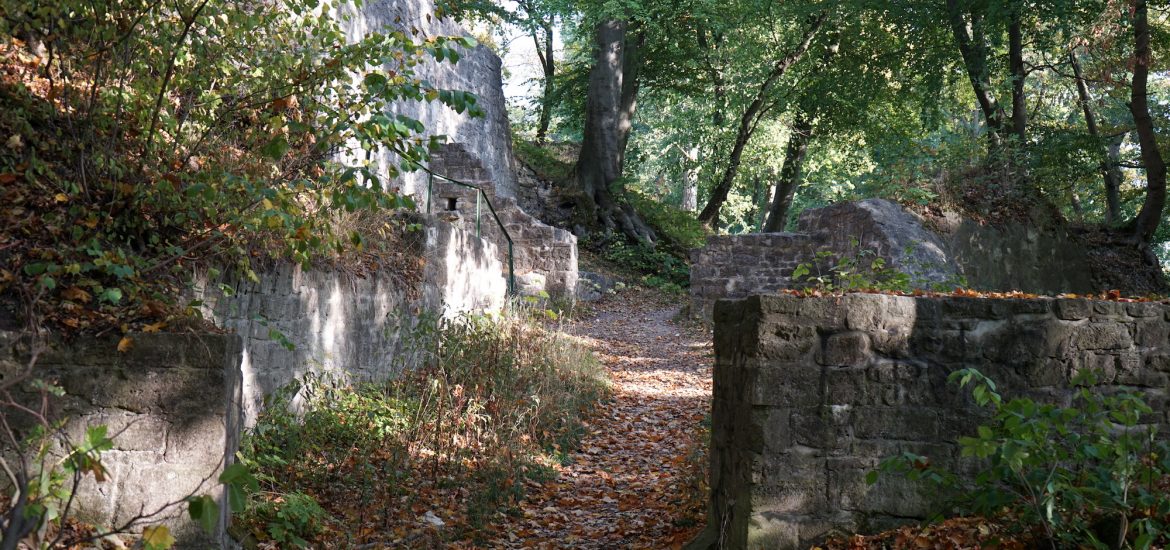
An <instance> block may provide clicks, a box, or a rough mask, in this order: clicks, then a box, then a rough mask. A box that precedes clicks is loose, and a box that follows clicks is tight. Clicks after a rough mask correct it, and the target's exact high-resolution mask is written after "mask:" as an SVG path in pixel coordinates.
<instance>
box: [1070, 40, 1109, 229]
mask: <svg viewBox="0 0 1170 550" xmlns="http://www.w3.org/2000/svg"><path fill="white" fill-rule="evenodd" d="M1068 60H1069V64H1071V65H1072V69H1073V76H1074V77H1075V78H1076V81H1077V96H1078V98H1079V100H1080V101H1079V103H1080V104H1081V111H1082V112H1083V113H1084V114H1085V126H1086V127H1087V128H1088V130H1089V135H1090V136H1091V137H1092V138H1093V140H1095V141H1100V140H1101V131H1100V130H1099V129H1098V128H1097V117H1096V115H1095V114H1094V113H1093V108H1092V101H1093V98H1092V97H1091V96H1090V95H1089V86H1088V84H1086V83H1085V78H1084V75H1083V74H1082V73H1081V63H1080V61H1079V60H1077V53H1076V52H1075V51H1070V52H1068ZM1101 155H1102V156H1101V162H1100V163H1098V169H1099V170H1100V171H1101V179H1102V180H1103V181H1104V182H1105V223H1106V224H1107V225H1113V224H1115V223H1117V221H1118V220H1119V219H1120V218H1121V168H1120V167H1119V166H1118V157H1120V155H1121V151H1120V144H1119V143H1118V142H1117V141H1114V142H1112V143H1110V144H1109V145H1108V146H1106V147H1105V150H1104V151H1102V152H1101Z"/></svg>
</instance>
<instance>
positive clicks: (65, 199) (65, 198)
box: [53, 193, 69, 202]
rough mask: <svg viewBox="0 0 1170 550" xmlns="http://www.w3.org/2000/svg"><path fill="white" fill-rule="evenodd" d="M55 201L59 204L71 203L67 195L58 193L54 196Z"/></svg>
mask: <svg viewBox="0 0 1170 550" xmlns="http://www.w3.org/2000/svg"><path fill="white" fill-rule="evenodd" d="M53 200H55V201H57V202H69V195H66V194H65V193H57V194H56V195H54V196H53Z"/></svg>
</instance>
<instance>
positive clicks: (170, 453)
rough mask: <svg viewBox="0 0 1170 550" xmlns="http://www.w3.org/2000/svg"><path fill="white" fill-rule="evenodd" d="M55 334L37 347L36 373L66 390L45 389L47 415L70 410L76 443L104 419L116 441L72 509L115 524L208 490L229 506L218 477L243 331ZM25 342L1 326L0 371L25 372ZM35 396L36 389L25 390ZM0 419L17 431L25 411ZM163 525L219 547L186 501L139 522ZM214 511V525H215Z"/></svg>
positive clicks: (229, 434) (233, 427) (231, 423)
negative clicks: (124, 345)
mask: <svg viewBox="0 0 1170 550" xmlns="http://www.w3.org/2000/svg"><path fill="white" fill-rule="evenodd" d="M128 336H129V337H130V340H131V343H132V346H131V347H130V348H129V349H128V350H126V351H123V352H120V351H118V343H119V340H120V338H121V335H116V336H108V337H81V338H77V339H74V340H71V341H68V342H62V341H55V342H53V343H51V344H50V345H49V347H48V348H47V349H46V350H45V351H44V352H43V353H41V354H40V356H39V359H38V361H37V363H36V371H35V376H36V377H37V378H40V379H43V380H46V381H54V382H56V383H57V384H58V385H59V386H60V387H61V388H62V389H64V391H65V394H64V395H63V396H61V397H54V398H51V399H50V401H49V405H50V410H51V412H50V414H49V416H50V418H51V419H52V420H56V419H68V421H67V423H66V424H65V426H64V429H63V433H64V434H65V435H66V436H67V437H68V438H69V440H70V441H72V442H73V443H74V444H76V445H80V444H82V442H84V438H85V432H86V428H87V427H92V426H97V425H101V424H104V425H106V426H107V427H108V428H109V432H108V433H109V435H110V437H111V438H112V439H113V441H114V448H113V449H112V450H109V451H105V452H104V453H102V458H101V462H102V465H103V466H104V467H105V469H106V479H105V480H104V481H102V482H100V483H98V482H97V481H96V480H95V478H94V476H92V475H88V476H86V477H85V479H84V481H83V482H82V484H81V485H80V486H79V487H78V490H77V492H76V500H75V502H74V506H73V513H74V514H75V515H76V517H78V518H79V519H82V520H85V521H90V522H92V523H94V524H95V525H99V526H107V527H108V526H120V525H123V524H125V523H126V522H128V521H129V520H131V519H132V518H134V517H136V516H138V515H139V514H140V513H152V512H155V511H158V510H159V509H161V508H162V507H163V506H164V505H165V504H167V503H171V502H175V501H179V500H181V499H182V498H183V497H185V496H187V495H189V494H192V493H195V494H209V495H212V496H213V497H214V498H216V499H217V500H218V501H219V502H220V509H221V510H226V509H227V506H225V503H224V502H223V499H222V497H223V495H222V490H221V487H220V486H219V484H218V483H217V481H216V478H217V477H218V475H219V473H220V471H221V470H222V467H223V460H224V457H225V456H233V455H234V454H235V450H236V448H237V446H238V439H237V435H238V433H239V426H240V424H239V421H240V417H239V408H238V407H237V406H236V404H237V403H238V399H237V398H235V397H234V396H235V395H238V394H237V393H236V392H238V390H239V387H240V386H239V378H240V370H239V366H240V362H241V352H242V346H241V338H240V337H239V336H237V335H228V334H200V335H195V334H157V333H156V334H139V333H132V334H130V335H128ZM29 357H30V349H29V346H28V342H27V341H24V340H21V339H19V338H18V337H17V334H16V333H14V332H0V374H2V375H5V376H7V375H9V374H12V373H16V372H21V371H23V366H24V365H27V364H28V360H29ZM24 396H25V397H26V398H27V399H29V400H30V402H36V403H38V404H39V396H37V395H33V394H24ZM5 415H6V420H7V421H8V422H9V423H10V425H13V427H14V428H15V429H17V430H20V429H21V426H24V427H29V426H31V418H30V417H27V416H24V415H21V414H19V413H18V412H16V411H14V410H11V409H10V410H7V411H6V412H5ZM160 523H161V524H165V525H168V526H169V527H170V529H171V532H172V534H173V535H174V536H175V538H176V539H177V540H178V544H179V546H178V547H180V548H207V547H211V546H218V544H217V540H216V539H217V537H216V538H213V537H209V536H208V535H207V534H205V533H204V532H203V531H202V530H201V529H200V528H199V527H198V526H197V525H196V524H195V523H194V522H193V521H191V520H190V518H189V517H188V516H187V508H186V505H185V504H180V505H177V506H173V507H171V508H168V509H167V510H166V511H165V512H164V513H163V514H161V515H159V516H157V517H154V518H151V519H150V520H149V521H148V522H146V523H145V524H140V525H138V529H141V528H142V527H143V526H145V525H152V524H160ZM222 523H223V522H222V520H221V525H222Z"/></svg>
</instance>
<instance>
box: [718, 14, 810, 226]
mask: <svg viewBox="0 0 1170 550" xmlns="http://www.w3.org/2000/svg"><path fill="white" fill-rule="evenodd" d="M825 17H826V14H824V13H822V14H821V15H819V16H817V18H816V19H814V20H813V22H812V24H811V25H809V28H808V30H806V31H805V33H804V36H803V37H802V38H801V41H800V43H799V44H797V46H796V47H795V48H794V49H793V50H792V51H791V52H789V53H788V55H786V56H784V57H783V58H781V59H779V60H777V61H776V63H775V64H774V65H773V66H772V71H771V72H769V73H768V77H767V78H766V79H765V80H764V82H763V83H761V84H760V86H759V88H757V89H756V93H755V96H754V97H753V98H752V102H751V103H749V104H748V107H747V109H745V110H744V112H743V114H742V115H741V116H740V117H739V129H738V130H737V131H736V133H735V144H734V145H733V146H732V148H731V155H730V157H729V158H728V160H727V167H726V168H725V169H724V170H723V177H722V178H721V179H720V180H719V183H718V184H717V185H716V186H715V188H714V189H712V190H711V197H710V198H709V199H708V200H707V205H706V206H704V207H703V211H702V212H700V213H699V221H700V222H702V223H703V224H704V225H706V226H708V227H710V228H712V229H714V228H716V227H717V226H718V225H719V223H718V219H719V210H720V209H721V208H722V207H723V203H724V202H725V201H726V200H727V194H728V193H730V192H731V184H732V183H734V182H735V176H736V174H738V173H739V164H740V162H741V161H742V159H743V150H744V148H745V147H747V144H748V141H749V140H751V138H752V134H754V133H755V131H756V127H757V126H758V124H759V122H760V117H761V116H762V115H763V112H764V103H765V101H766V100H767V99H768V96H769V94H770V92H771V90H772V86H773V85H774V84H775V83H776V81H777V80H779V79H780V77H782V76H784V73H785V72H787V71H788V69H789V68H790V67H792V66H793V65H794V64H796V62H797V61H799V60H800V58H801V57H804V54H805V52H807V51H808V49H809V46H811V45H812V41H813V38H815V37H816V35H817V32H818V31H819V30H820V29H821V25H823V24H824V23H825Z"/></svg>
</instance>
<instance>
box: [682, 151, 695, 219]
mask: <svg viewBox="0 0 1170 550" xmlns="http://www.w3.org/2000/svg"><path fill="white" fill-rule="evenodd" d="M684 157H685V161H684V162H685V165H684V166H683V196H682V208H683V210H686V211H687V212H694V211H695V210H698V209H699V146H698V145H694V146H692V147H691V148H690V150H689V151H686V152H685V153H684Z"/></svg>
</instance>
